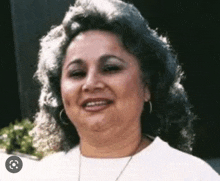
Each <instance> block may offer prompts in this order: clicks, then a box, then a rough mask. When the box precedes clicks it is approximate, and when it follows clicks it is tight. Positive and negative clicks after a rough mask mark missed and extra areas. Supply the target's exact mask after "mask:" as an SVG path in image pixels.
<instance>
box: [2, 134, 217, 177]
mask: <svg viewBox="0 0 220 181" xmlns="http://www.w3.org/2000/svg"><path fill="white" fill-rule="evenodd" d="M79 155H80V151H79V146H77V147H75V148H73V149H71V150H70V151H69V152H68V153H67V154H65V153H64V152H59V153H55V154H53V155H51V156H48V157H46V158H44V159H43V160H42V161H41V162H39V163H38V165H37V166H35V167H32V169H33V168H34V170H32V171H29V173H31V174H26V175H25V176H24V175H20V176H19V179H18V177H17V178H16V180H20V179H21V180H28V181H29V180H30V181H33V180H36V181H58V180H59V181H70V180H71V181H77V180H78V176H79ZM129 158H130V157H124V158H114V159H99V158H88V157H84V156H82V157H81V179H80V180H81V181H115V180H116V178H117V177H118V175H119V174H120V172H121V171H122V169H123V168H124V167H125V165H126V163H127V162H128V160H129ZM30 170H31V167H30ZM26 171H27V170H26ZM0 178H1V177H0ZM12 180H13V179H12ZM0 181H6V179H5V180H4V179H2V180H1V179H0ZM119 181H220V176H219V175H218V173H216V172H215V171H214V170H213V169H212V168H211V167H210V166H209V165H208V164H207V163H206V162H204V161H203V160H201V159H200V158H197V157H195V156H192V155H189V154H186V153H183V152H181V151H178V150H176V149H174V148H172V147H170V146H169V145H168V144H167V143H166V142H164V141H163V140H161V139H160V138H159V137H156V138H155V139H154V141H153V142H152V143H151V144H150V145H149V146H148V147H146V148H145V149H143V150H142V151H141V152H139V153H137V154H136V155H134V156H133V158H132V160H131V161H130V163H129V165H128V166H127V167H126V169H125V170H124V172H123V173H122V175H121V176H120V178H119Z"/></svg>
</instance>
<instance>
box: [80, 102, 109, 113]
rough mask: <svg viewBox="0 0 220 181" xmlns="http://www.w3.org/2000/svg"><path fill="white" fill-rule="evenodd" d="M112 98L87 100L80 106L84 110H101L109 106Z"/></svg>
mask: <svg viewBox="0 0 220 181" xmlns="http://www.w3.org/2000/svg"><path fill="white" fill-rule="evenodd" d="M112 103H113V101H112V100H107V99H100V100H87V101H85V102H84V103H83V104H82V107H83V108H84V109H85V110H86V111H91V112H96V111H101V110H103V109H106V108H108V107H109V105H110V104H112Z"/></svg>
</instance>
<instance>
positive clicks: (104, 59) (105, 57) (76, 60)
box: [66, 54, 126, 68]
mask: <svg viewBox="0 0 220 181" xmlns="http://www.w3.org/2000/svg"><path fill="white" fill-rule="evenodd" d="M109 58H116V59H118V60H120V61H121V62H124V63H126V62H125V60H123V59H122V58H120V57H117V56H115V55H110V54H105V55H102V56H101V57H100V58H99V60H100V62H106V61H107V60H108V59H109ZM83 63H84V61H83V60H82V59H80V58H77V59H74V60H72V61H71V62H70V63H69V64H68V65H67V67H66V68H68V67H69V66H71V65H72V64H79V65H82V64H83Z"/></svg>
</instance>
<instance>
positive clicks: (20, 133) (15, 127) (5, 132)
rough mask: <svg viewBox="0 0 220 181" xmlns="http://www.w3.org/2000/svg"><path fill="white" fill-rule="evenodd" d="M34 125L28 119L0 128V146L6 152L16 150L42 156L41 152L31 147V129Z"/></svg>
mask: <svg viewBox="0 0 220 181" xmlns="http://www.w3.org/2000/svg"><path fill="white" fill-rule="evenodd" d="M33 127H34V125H33V123H32V122H30V121H29V120H28V119H24V120H22V121H21V122H18V121H17V120H16V121H15V124H12V123H10V125H9V126H8V127H5V128H2V129H1V130H0V148H2V149H5V150H6V152H7V153H8V154H10V153H12V152H14V151H16V152H20V153H24V154H29V155H33V156H37V157H38V158H42V154H41V153H39V152H37V151H36V149H35V148H34V147H33V136H32V135H31V133H30V132H31V130H32V129H33Z"/></svg>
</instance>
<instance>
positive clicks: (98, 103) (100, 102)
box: [86, 101, 107, 107]
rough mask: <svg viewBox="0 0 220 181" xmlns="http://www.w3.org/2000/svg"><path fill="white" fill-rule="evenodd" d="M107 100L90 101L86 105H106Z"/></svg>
mask: <svg viewBox="0 0 220 181" xmlns="http://www.w3.org/2000/svg"><path fill="white" fill-rule="evenodd" d="M106 104H107V101H97V102H88V103H87V104H86V106H90V107H91V106H100V105H106Z"/></svg>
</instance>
